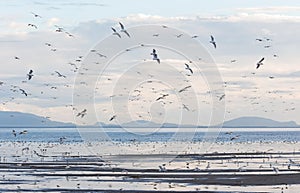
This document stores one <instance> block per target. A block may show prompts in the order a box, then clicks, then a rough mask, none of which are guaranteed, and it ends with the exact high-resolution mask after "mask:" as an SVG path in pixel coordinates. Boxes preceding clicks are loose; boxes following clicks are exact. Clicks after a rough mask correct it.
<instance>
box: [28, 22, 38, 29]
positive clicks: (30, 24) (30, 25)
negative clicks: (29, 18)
mask: <svg viewBox="0 0 300 193" xmlns="http://www.w3.org/2000/svg"><path fill="white" fill-rule="evenodd" d="M28 26H29V27H34V28H35V29H37V26H36V25H34V24H32V23H29V24H28Z"/></svg>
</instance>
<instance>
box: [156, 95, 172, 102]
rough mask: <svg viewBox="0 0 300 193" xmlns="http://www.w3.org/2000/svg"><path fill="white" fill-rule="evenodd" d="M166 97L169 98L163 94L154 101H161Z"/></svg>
mask: <svg viewBox="0 0 300 193" xmlns="http://www.w3.org/2000/svg"><path fill="white" fill-rule="evenodd" d="M167 96H169V95H168V94H163V95H162V96H160V97H158V98H157V99H156V101H159V100H162V99H164V98H166V97H167Z"/></svg>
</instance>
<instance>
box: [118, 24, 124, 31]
mask: <svg viewBox="0 0 300 193" xmlns="http://www.w3.org/2000/svg"><path fill="white" fill-rule="evenodd" d="M119 24H120V26H121V29H123V30H124V25H123V24H122V23H121V22H119Z"/></svg>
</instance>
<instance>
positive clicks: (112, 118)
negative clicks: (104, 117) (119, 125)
mask: <svg viewBox="0 0 300 193" xmlns="http://www.w3.org/2000/svg"><path fill="white" fill-rule="evenodd" d="M116 117H117V115H114V116H112V117H111V118H110V119H109V121H112V120H114V119H115V118H116Z"/></svg>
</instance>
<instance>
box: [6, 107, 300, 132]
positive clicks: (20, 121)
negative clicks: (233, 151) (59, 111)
mask: <svg viewBox="0 0 300 193" xmlns="http://www.w3.org/2000/svg"><path fill="white" fill-rule="evenodd" d="M99 125H100V126H102V127H105V128H120V127H121V126H120V125H114V124H105V123H97V124H95V125H91V126H85V127H96V126H99ZM122 126H123V127H132V128H147V127H148V128H149V127H152V128H155V127H162V128H174V127H175V128H176V127H183V128H193V127H207V126H195V125H177V124H174V123H164V124H163V125H161V124H159V123H154V122H151V121H144V120H137V121H131V122H128V123H124V124H122ZM0 127H11V128H13V127H15V128H17V127H23V128H25V127H27V128H28V127H76V125H75V124H73V123H64V122H58V121H52V120H50V119H48V118H46V117H41V116H37V115H34V114H29V113H21V112H12V111H0ZM81 127H82V126H81ZM215 127H220V125H217V126H215ZM223 127H227V128H233V127H235V128H243V127H248V128H249V127H256V128H259V127H263V128H266V127H269V128H270V127H286V128H297V127H299V128H300V125H297V124H296V122H294V121H288V122H280V121H274V120H272V119H266V118H261V117H240V118H236V119H232V120H229V121H225V122H224V123H223Z"/></svg>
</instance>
